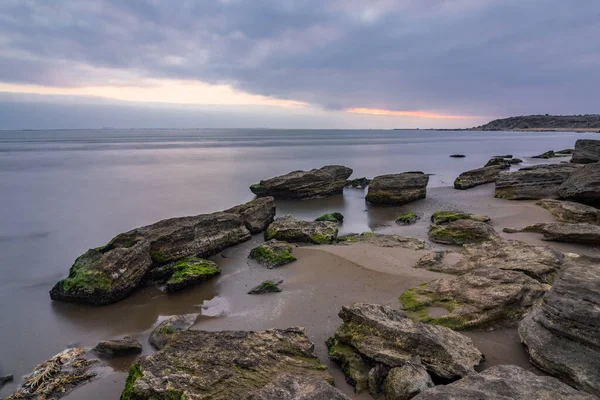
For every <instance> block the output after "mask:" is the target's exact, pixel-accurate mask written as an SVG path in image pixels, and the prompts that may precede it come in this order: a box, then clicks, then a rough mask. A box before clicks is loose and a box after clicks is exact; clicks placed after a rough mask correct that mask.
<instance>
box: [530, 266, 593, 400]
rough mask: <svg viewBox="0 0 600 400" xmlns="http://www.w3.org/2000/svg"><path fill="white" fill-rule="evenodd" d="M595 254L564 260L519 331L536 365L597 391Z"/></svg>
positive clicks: (591, 390)
mask: <svg viewBox="0 0 600 400" xmlns="http://www.w3.org/2000/svg"><path fill="white" fill-rule="evenodd" d="M598 321H600V259H597V258H589V257H583V256H581V257H578V258H573V259H571V260H569V261H568V262H567V263H566V264H565V266H564V267H563V269H562V270H561V272H560V274H559V275H558V277H557V279H556V280H555V282H554V286H553V287H552V289H551V290H550V291H549V292H548V294H547V295H546V296H544V298H543V299H542V302H541V304H540V305H539V306H538V307H536V308H535V309H533V310H532V311H531V312H530V313H529V314H527V315H526V316H525V318H523V320H522V321H521V323H520V324H519V336H520V337H521V341H522V342H523V344H524V345H525V346H526V348H527V350H528V352H529V356H530V357H531V360H532V362H533V363H534V364H535V365H536V366H537V367H538V368H540V369H542V370H543V371H545V372H548V373H550V374H552V375H555V376H557V377H558V378H559V379H561V380H562V381H564V382H566V383H568V384H570V385H571V386H574V387H576V388H578V389H581V390H584V391H586V392H589V393H592V394H595V395H596V396H599V395H600V324H598Z"/></svg>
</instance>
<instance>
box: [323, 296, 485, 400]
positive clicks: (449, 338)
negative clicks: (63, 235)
mask: <svg viewBox="0 0 600 400" xmlns="http://www.w3.org/2000/svg"><path fill="white" fill-rule="evenodd" d="M339 316H340V318H341V319H342V320H343V323H342V325H340V326H339V327H338V328H337V330H336V332H335V335H334V336H333V337H332V338H330V339H328V341H327V346H328V349H329V354H330V356H331V357H332V359H333V360H334V361H336V362H337V363H339V364H341V366H342V368H343V370H344V373H345V374H346V378H347V380H348V382H350V383H351V384H353V385H354V386H355V388H356V389H357V391H360V390H365V389H368V390H369V392H370V393H371V394H372V395H374V396H376V395H377V394H379V393H380V392H383V393H384V394H385V395H386V396H387V397H386V398H388V399H389V398H403V397H393V396H401V394H402V393H410V392H412V393H416V392H418V391H419V390H423V389H424V388H426V387H429V386H430V385H431V380H428V379H427V378H428V375H431V376H433V377H434V378H435V379H438V380H442V381H443V380H452V379H456V378H459V377H463V376H466V375H468V374H470V373H474V371H475V370H474V368H475V367H476V366H477V365H479V363H480V362H481V361H482V359H483V356H482V354H481V353H480V352H479V350H477V349H476V348H475V347H474V346H473V342H472V341H471V339H469V338H468V337H466V336H463V335H461V334H459V333H457V332H454V331H452V330H451V329H447V328H444V327H441V326H435V325H428V324H422V323H419V322H413V321H411V320H410V319H409V318H408V317H407V316H406V314H405V313H403V312H402V311H400V310H396V309H393V308H391V307H388V306H381V305H376V304H365V303H355V304H353V305H352V306H349V307H342V310H341V311H340V313H339ZM396 368H398V369H396ZM407 368H416V371H410V370H408V369H407ZM394 369H396V370H395V371H394ZM392 371H394V372H392ZM390 374H391V376H390ZM411 377H412V378H411ZM409 378H411V379H409Z"/></svg>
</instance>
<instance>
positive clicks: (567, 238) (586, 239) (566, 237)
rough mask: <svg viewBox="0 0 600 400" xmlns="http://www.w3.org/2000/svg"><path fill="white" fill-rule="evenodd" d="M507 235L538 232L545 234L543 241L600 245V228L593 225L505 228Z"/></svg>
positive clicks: (559, 223)
mask: <svg viewBox="0 0 600 400" xmlns="http://www.w3.org/2000/svg"><path fill="white" fill-rule="evenodd" d="M504 231H505V232H507V233H516V232H536V233H541V234H543V235H544V236H543V238H542V239H543V240H548V241H553V242H572V243H582V244H600V226H599V225H592V224H566V223H562V222H556V223H552V224H534V225H529V226H526V227H525V228H523V229H512V228H505V229H504Z"/></svg>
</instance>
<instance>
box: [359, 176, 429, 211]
mask: <svg viewBox="0 0 600 400" xmlns="http://www.w3.org/2000/svg"><path fill="white" fill-rule="evenodd" d="M428 182H429V175H427V174H424V173H422V172H405V173H402V174H390V175H380V176H376V177H375V178H373V180H372V181H371V184H370V185H369V191H368V193H367V196H366V200H367V201H368V202H369V203H371V204H375V205H402V204H408V203H411V202H413V201H415V200H419V199H424V198H425V197H426V195H427V183H428Z"/></svg>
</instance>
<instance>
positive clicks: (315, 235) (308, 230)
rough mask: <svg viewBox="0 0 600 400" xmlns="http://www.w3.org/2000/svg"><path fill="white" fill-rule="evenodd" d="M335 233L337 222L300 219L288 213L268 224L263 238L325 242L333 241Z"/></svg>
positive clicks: (335, 236)
mask: <svg viewBox="0 0 600 400" xmlns="http://www.w3.org/2000/svg"><path fill="white" fill-rule="evenodd" d="M337 234H338V228H337V224H335V223H333V222H320V221H301V220H299V219H295V218H293V217H291V216H289V215H288V216H285V217H282V218H278V219H276V220H275V221H274V222H273V223H272V224H271V225H269V227H268V228H267V230H266V231H265V240H271V239H277V240H283V241H286V242H292V243H296V242H304V243H313V244H327V243H332V242H333V241H335V239H336V238H337Z"/></svg>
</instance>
